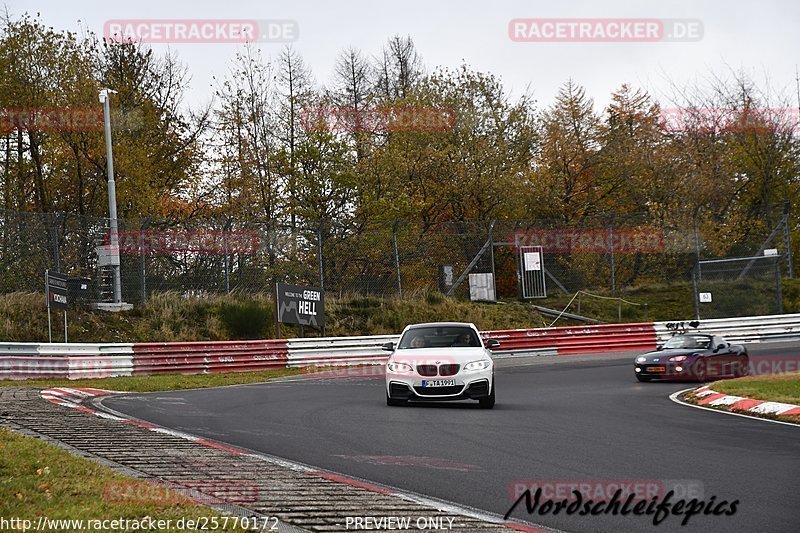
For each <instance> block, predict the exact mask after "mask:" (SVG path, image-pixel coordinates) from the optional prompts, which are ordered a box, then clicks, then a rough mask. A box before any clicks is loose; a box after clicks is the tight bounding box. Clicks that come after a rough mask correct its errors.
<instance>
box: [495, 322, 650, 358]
mask: <svg viewBox="0 0 800 533" xmlns="http://www.w3.org/2000/svg"><path fill="white" fill-rule="evenodd" d="M483 337H484V338H485V339H495V340H498V341H500V350H499V351H501V352H514V351H521V352H524V351H526V350H531V351H551V352H553V353H557V354H558V355H566V354H576V353H591V352H617V351H625V350H650V349H655V347H656V340H657V339H656V330H655V327H654V325H653V323H652V322H650V323H641V324H601V325H597V326H567V327H560V328H546V329H509V330H500V331H486V332H484V333H483Z"/></svg>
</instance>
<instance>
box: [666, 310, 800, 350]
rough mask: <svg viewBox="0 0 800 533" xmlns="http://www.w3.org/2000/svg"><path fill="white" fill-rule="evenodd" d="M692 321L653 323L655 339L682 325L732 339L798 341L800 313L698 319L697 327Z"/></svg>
mask: <svg viewBox="0 0 800 533" xmlns="http://www.w3.org/2000/svg"><path fill="white" fill-rule="evenodd" d="M690 322H691V321H689V320H686V321H671V322H655V323H654V327H655V330H656V335H657V336H658V342H659V343H661V342H664V341H666V340H667V339H668V338H669V337H671V336H672V335H673V334H674V332H675V330H676V329H678V330H682V329H683V328H684V327H685V328H686V330H687V331H688V332H697V333H712V334H715V335H721V336H723V337H725V338H726V339H727V340H729V341H731V342H776V341H799V340H800V314H792V315H764V316H748V317H741V318H714V319H709V320H700V321H698V322H699V324H698V326H697V327H691V326H689V323H690Z"/></svg>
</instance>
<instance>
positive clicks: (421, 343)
mask: <svg viewBox="0 0 800 533" xmlns="http://www.w3.org/2000/svg"><path fill="white" fill-rule="evenodd" d="M426 344H427V343H426V342H425V339H424V338H422V336H421V335H418V336H416V337H414V338H413V339H411V347H412V348H424V347H425V345H426Z"/></svg>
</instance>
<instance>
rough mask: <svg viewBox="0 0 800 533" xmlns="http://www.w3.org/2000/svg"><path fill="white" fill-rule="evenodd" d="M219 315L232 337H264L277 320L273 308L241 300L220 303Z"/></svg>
mask: <svg viewBox="0 0 800 533" xmlns="http://www.w3.org/2000/svg"><path fill="white" fill-rule="evenodd" d="M219 317H220V320H221V321H222V323H223V325H224V326H225V328H226V329H227V330H228V333H229V334H230V338H232V339H237V340H238V339H263V338H266V337H267V336H268V333H267V331H268V327H269V325H270V324H271V323H272V322H273V321H274V320H275V319H274V316H273V314H272V310H271V309H270V308H269V307H267V306H265V305H263V304H262V303H260V302H254V301H247V300H244V301H241V302H228V303H224V304H222V305H220V307H219Z"/></svg>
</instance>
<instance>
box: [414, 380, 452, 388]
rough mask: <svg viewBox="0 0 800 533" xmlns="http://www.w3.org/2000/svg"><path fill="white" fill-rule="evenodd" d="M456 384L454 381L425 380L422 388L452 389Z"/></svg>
mask: <svg viewBox="0 0 800 533" xmlns="http://www.w3.org/2000/svg"><path fill="white" fill-rule="evenodd" d="M455 384H456V380H454V379H423V380H422V387H423V388H426V389H427V388H428V387H452V386H454V385H455Z"/></svg>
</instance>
